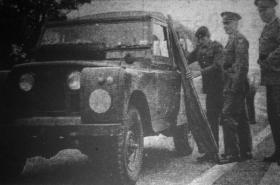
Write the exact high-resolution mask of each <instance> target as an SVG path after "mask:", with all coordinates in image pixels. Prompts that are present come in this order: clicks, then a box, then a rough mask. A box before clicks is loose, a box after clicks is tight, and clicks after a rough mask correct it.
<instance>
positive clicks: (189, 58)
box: [187, 48, 198, 64]
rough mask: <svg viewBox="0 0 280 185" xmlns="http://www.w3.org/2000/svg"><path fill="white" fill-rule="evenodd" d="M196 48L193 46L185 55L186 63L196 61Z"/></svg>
mask: <svg viewBox="0 0 280 185" xmlns="http://www.w3.org/2000/svg"><path fill="white" fill-rule="evenodd" d="M197 50H198V49H197V48H195V49H194V50H193V51H192V52H190V53H189V55H188V56H187V61H188V64H192V63H194V62H195V61H197Z"/></svg>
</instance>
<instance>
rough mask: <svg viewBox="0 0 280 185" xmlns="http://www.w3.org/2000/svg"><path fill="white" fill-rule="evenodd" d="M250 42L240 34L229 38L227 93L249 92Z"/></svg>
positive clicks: (225, 58) (226, 67) (226, 73)
mask: <svg viewBox="0 0 280 185" xmlns="http://www.w3.org/2000/svg"><path fill="white" fill-rule="evenodd" d="M248 49H249V42H248V41H247V39H246V38H245V37H244V36H243V35H242V34H241V33H239V32H237V33H235V34H232V35H230V36H229V40H228V43H227V45H226V47H225V49H224V71H225V88H224V91H225V92H228V91H230V92H233V93H245V91H247V90H248V79H247V74H248V68H249V56H248Z"/></svg>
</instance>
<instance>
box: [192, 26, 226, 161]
mask: <svg viewBox="0 0 280 185" xmlns="http://www.w3.org/2000/svg"><path fill="white" fill-rule="evenodd" d="M195 36H196V38H197V41H198V44H197V47H196V48H195V49H194V51H192V52H191V53H190V54H189V55H188V57H187V59H188V62H189V64H190V63H193V62H195V61H198V63H199V65H200V67H201V71H199V74H196V75H200V74H201V75H202V85H203V91H204V93H206V115H207V118H208V121H209V124H210V127H211V129H212V132H213V135H214V138H215V140H216V143H217V144H218V143H219V132H218V131H219V120H220V115H221V110H222V105H223V98H222V97H223V74H222V64H223V46H222V45H221V44H220V43H218V42H216V41H212V40H211V39H210V32H209V30H208V28H207V27H205V26H202V27H200V28H199V29H198V30H197V32H196V34H195ZM215 157H216V156H214V155H213V154H208V153H206V154H205V155H203V156H202V157H199V158H198V161H201V162H202V161H215V160H216V158H215Z"/></svg>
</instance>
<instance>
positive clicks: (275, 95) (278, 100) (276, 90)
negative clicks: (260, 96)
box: [266, 85, 280, 156]
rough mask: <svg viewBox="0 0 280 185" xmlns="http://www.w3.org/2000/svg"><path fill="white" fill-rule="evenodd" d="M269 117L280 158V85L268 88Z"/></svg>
mask: <svg viewBox="0 0 280 185" xmlns="http://www.w3.org/2000/svg"><path fill="white" fill-rule="evenodd" d="M266 101H267V115H268V121H269V124H270V127H271V132H272V136H273V140H274V144H275V153H276V154H279V156H280V85H267V86H266Z"/></svg>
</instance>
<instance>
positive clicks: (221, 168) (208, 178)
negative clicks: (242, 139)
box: [188, 126, 271, 185]
mask: <svg viewBox="0 0 280 185" xmlns="http://www.w3.org/2000/svg"><path fill="white" fill-rule="evenodd" d="M270 133H271V130H270V126H266V128H265V129H263V130H262V131H261V132H259V133H258V135H256V136H255V137H254V138H253V148H254V151H253V154H254V153H255V152H256V149H255V148H256V146H257V145H258V144H260V143H261V142H262V141H263V140H264V139H265V138H266V137H267V136H269V134H270ZM236 164H237V162H234V163H229V164H224V165H215V166H213V167H212V168H210V169H209V170H207V171H205V172H204V173H203V174H202V175H200V176H199V177H197V178H195V179H194V180H193V181H192V182H191V183H190V184H188V185H212V184H213V183H214V182H215V181H216V180H218V179H219V178H220V177H221V176H222V175H224V174H225V173H226V172H228V171H229V170H231V169H232V168H233V167H234V166H235V165H236Z"/></svg>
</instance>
